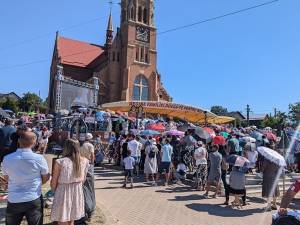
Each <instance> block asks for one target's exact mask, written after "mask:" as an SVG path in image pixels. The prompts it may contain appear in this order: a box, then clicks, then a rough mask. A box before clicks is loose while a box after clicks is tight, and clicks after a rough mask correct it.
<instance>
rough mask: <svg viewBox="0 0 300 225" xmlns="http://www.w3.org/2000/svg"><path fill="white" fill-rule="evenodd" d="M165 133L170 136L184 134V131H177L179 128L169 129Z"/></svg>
mask: <svg viewBox="0 0 300 225" xmlns="http://www.w3.org/2000/svg"><path fill="white" fill-rule="evenodd" d="M166 134H167V135H171V136H180V137H182V136H184V132H182V131H179V130H170V131H167V132H166Z"/></svg>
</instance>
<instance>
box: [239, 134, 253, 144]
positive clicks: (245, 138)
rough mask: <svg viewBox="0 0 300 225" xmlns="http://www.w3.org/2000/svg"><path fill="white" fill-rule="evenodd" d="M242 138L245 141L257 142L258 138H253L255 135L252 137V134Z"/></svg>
mask: <svg viewBox="0 0 300 225" xmlns="http://www.w3.org/2000/svg"><path fill="white" fill-rule="evenodd" d="M241 139H242V140H244V141H245V142H251V143H255V142H256V139H255V138H253V137H250V136H247V137H242V138H241Z"/></svg>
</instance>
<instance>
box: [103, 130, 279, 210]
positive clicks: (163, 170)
mask: <svg viewBox="0 0 300 225" xmlns="http://www.w3.org/2000/svg"><path fill="white" fill-rule="evenodd" d="M252 132H257V128H256V127H252V128H249V129H247V130H246V129H240V130H238V129H236V130H234V131H232V132H230V133H229V134H228V136H227V137H224V135H222V132H220V130H218V129H215V136H214V137H213V138H212V140H211V141H210V142H209V143H204V141H199V140H198V141H197V140H196V139H195V134H194V131H193V129H188V130H187V132H186V133H185V135H184V136H183V137H181V138H180V137H176V136H170V135H162V136H157V137H153V136H139V135H134V134H128V135H122V136H120V137H115V135H114V134H112V135H111V136H112V137H113V141H112V142H111V147H110V148H109V149H110V151H112V152H113V153H110V155H113V156H114V157H113V158H114V160H115V163H116V164H117V165H120V166H123V167H124V169H125V183H124V185H123V187H126V183H127V181H128V179H129V180H130V183H131V186H130V187H131V188H133V187H134V184H133V181H134V179H133V177H135V175H134V174H136V177H139V175H140V174H141V172H143V173H144V175H145V181H146V182H150V183H151V184H152V185H153V186H157V185H158V184H160V183H162V184H164V185H166V186H167V185H169V184H171V183H176V182H182V181H184V180H186V178H187V176H190V178H191V177H192V179H193V182H194V185H193V187H194V188H195V189H197V190H199V191H205V192H204V194H203V196H204V198H210V197H212V198H218V197H220V196H221V190H222V187H223V188H224V192H225V193H224V194H225V202H224V205H229V196H230V195H234V196H236V197H240V198H241V203H238V199H236V200H235V201H234V202H233V203H232V204H240V205H241V206H245V205H247V204H249V203H247V202H246V193H247V190H246V174H254V173H255V174H262V177H263V182H262V192H261V193H262V197H263V198H265V199H266V200H267V206H266V210H267V211H271V210H276V209H277V198H278V197H279V195H280V192H279V186H278V183H279V177H280V176H281V175H282V171H283V169H284V168H283V167H282V166H280V165H277V164H276V163H273V162H272V161H270V160H269V159H268V158H265V157H264V156H263V155H261V154H259V153H258V151H257V148H258V147H266V148H268V149H272V150H274V151H276V152H278V153H280V154H282V151H281V149H280V146H279V144H278V142H277V141H278V140H275V139H274V138H270V139H268V138H267V136H265V135H262V136H261V138H260V139H255V138H253V137H252V136H251V135H250V134H251V133H252ZM232 156H233V158H234V159H237V160H242V161H243V160H244V161H243V162H242V164H240V165H239V163H238V162H235V161H234V162H233V163H231V162H230V158H232ZM245 162H247V163H246V164H247V166H244V164H245ZM162 174H164V175H165V178H164V179H163V182H162V181H161V180H160V178H161V175H162ZM228 177H229V179H228ZM211 191H213V195H212V196H210V195H209V193H210V192H211Z"/></svg>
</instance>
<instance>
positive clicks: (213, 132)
mask: <svg viewBox="0 0 300 225" xmlns="http://www.w3.org/2000/svg"><path fill="white" fill-rule="evenodd" d="M203 130H205V131H206V132H208V133H210V134H212V135H216V133H215V131H214V130H213V129H211V128H209V127H204V128H203Z"/></svg>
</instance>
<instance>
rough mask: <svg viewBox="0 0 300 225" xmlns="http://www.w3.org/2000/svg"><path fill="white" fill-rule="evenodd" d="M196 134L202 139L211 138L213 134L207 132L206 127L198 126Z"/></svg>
mask: <svg viewBox="0 0 300 225" xmlns="http://www.w3.org/2000/svg"><path fill="white" fill-rule="evenodd" d="M195 135H196V136H197V137H199V138H200V139H204V140H209V139H210V138H211V137H212V136H211V134H210V133H209V132H207V131H206V130H205V129H204V128H201V127H197V128H196V129H195Z"/></svg>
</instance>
